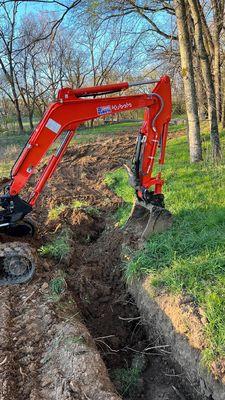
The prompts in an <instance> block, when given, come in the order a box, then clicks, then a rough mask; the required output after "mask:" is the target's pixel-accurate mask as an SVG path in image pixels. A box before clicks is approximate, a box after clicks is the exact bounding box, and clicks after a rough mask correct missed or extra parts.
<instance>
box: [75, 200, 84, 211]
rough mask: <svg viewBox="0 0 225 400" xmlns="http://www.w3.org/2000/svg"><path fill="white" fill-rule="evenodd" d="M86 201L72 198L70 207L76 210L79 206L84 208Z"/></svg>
mask: <svg viewBox="0 0 225 400" xmlns="http://www.w3.org/2000/svg"><path fill="white" fill-rule="evenodd" d="M87 206H88V203H87V202H86V201H80V200H73V201H72V207H73V208H74V209H75V210H76V209H77V210H78V209H79V208H84V207H87Z"/></svg>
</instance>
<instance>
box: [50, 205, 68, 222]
mask: <svg viewBox="0 0 225 400" xmlns="http://www.w3.org/2000/svg"><path fill="white" fill-rule="evenodd" d="M65 209H66V206H65V204H60V205H59V206H56V207H54V208H51V210H49V213H48V219H49V221H55V220H56V219H58V217H59V216H60V214H61V213H62V212H63V211H65Z"/></svg>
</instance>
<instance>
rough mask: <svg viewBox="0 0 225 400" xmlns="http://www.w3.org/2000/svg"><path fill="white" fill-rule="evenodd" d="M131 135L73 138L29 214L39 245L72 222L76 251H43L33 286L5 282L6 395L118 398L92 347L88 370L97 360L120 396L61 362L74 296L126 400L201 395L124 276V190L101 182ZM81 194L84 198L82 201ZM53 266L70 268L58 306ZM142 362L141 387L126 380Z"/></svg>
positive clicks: (1, 369)
mask: <svg viewBox="0 0 225 400" xmlns="http://www.w3.org/2000/svg"><path fill="white" fill-rule="evenodd" d="M135 136H136V135H135V134H133V133H132V134H127V133H126V134H125V133H124V134H123V133H121V134H120V135H116V136H113V137H112V138H109V139H103V140H101V141H99V142H98V143H94V144H88V145H86V144H85V145H73V147H72V148H71V149H70V150H69V151H68V152H67V154H66V155H65V157H64V159H63V161H62V162H61V165H60V166H59V168H58V171H57V172H56V174H55V175H54V179H52V180H51V181H50V182H49V183H48V185H47V187H46V189H45V191H44V193H43V195H42V197H41V199H40V200H39V203H38V205H37V207H36V209H35V212H34V213H33V217H34V220H35V222H36V224H37V226H38V233H37V238H35V239H32V240H30V242H31V244H32V245H34V246H35V247H40V246H41V245H43V244H46V242H49V241H50V240H51V239H52V238H54V237H55V235H56V234H57V233H60V232H66V231H67V232H68V234H69V237H70V239H69V242H70V246H71V251H70V255H69V256H68V257H65V258H62V259H61V260H60V261H59V262H57V263H56V262H55V261H54V260H51V259H47V260H46V259H44V258H41V261H40V264H39V266H38V268H37V274H36V278H35V279H34V281H33V282H32V283H30V284H29V285H25V286H23V287H17V288H5V289H1V290H0V296H1V301H0V304H1V313H0V319H1V327H0V329H1V345H0V346H1V347H0V349H1V358H0V383H1V386H2V392H0V393H1V395H0V399H2V400H8V399H12V400H13V399H21V400H22V399H33V400H36V399H39V398H41V399H42V398H43V399H46V400H47V399H51V398H55V399H83V398H84V399H85V396H91V397H86V398H87V399H89V398H90V399H96V400H100V399H101V398H102V399H103V398H104V399H108V398H112V399H117V398H119V397H117V396H116V395H115V391H114V389H113V387H112V386H110V385H111V384H110V382H109V381H108V380H107V379H108V378H107V373H106V371H104V365H102V364H101V359H99V357H98V356H97V355H96V357H94V356H92V364H91V361H90V359H87V360H84V362H86V363H87V364H90V366H91V369H93V368H94V365H95V367H96V368H99V374H100V375H101V374H103V375H104V376H106V378H104V379H105V380H106V381H107V382H104V383H103V386H104V387H105V388H106V390H111V391H112V393H114V394H113V396H116V397H106V396H105V397H104V396H103V397H100V396H98V395H96V396H97V397H94V395H93V394H90V392H89V395H88V394H86V395H85V396H84V397H82V396H83V394H82V395H81V392H82V391H81V392H79V391H78V389H77V388H78V387H80V385H81V382H83V385H84V379H83V375H82V373H83V374H85V373H84V371H83V372H82V373H80V376H79V378H77V379H78V380H77V381H76V382H75V383H74V379H75V378H74V377H71V373H72V372H71V371H72V369H73V368H72V367H71V370H69V369H68V368H69V367H68V368H66V366H65V364H67V362H68V363H70V364H71V365H73V357H76V351H72V353H71V352H68V349H67V352H66V353H65V349H63V348H60V346H59V343H60V340H61V339H60V337H61V336H60V335H61V334H63V332H64V331H65V329H66V328H65V327H67V325H66V324H68V321H70V317H71V306H70V307H69V310H67V306H65V304H67V299H68V303H69V299H70V301H71V302H72V303H74V306H72V308H73V307H74V309H73V311H72V314H73V315H74V314H77V313H80V318H81V320H82V322H83V323H84V324H85V325H86V327H87V328H88V330H89V332H90V333H91V336H92V337H93V339H94V343H95V345H96V346H97V348H98V350H99V352H100V354H101V356H102V358H103V360H104V362H105V365H106V367H107V369H108V372H109V375H110V377H111V379H112V381H113V383H114V385H115V386H116V388H117V391H118V393H120V395H121V396H122V398H123V399H126V400H128V399H129V400H131V399H137V400H138V399H146V400H180V399H182V400H184V399H185V400H192V399H203V397H201V396H199V395H198V394H197V392H196V391H194V389H193V388H192V387H191V385H190V382H188V381H187V380H186V379H185V378H184V374H183V371H182V370H181V369H180V368H179V366H178V365H176V364H175V363H174V362H173V361H172V358H171V354H170V350H169V348H167V347H166V346H163V344H162V342H161V340H160V337H159V338H157V339H156V340H155V341H154V342H149V339H148V337H147V334H146V331H145V326H144V322H143V321H142V320H141V318H140V315H139V312H138V309H137V307H136V305H135V303H134V300H133V298H132V297H131V296H130V295H129V294H128V292H127V289H126V285H125V282H124V279H123V272H122V268H121V251H122V241H123V234H122V232H121V231H120V230H119V228H117V227H116V226H115V221H114V220H113V217H112V215H113V212H114V211H115V210H116V209H117V207H118V205H119V204H121V199H119V198H118V197H117V196H116V195H115V194H114V193H112V191H111V190H110V189H109V188H108V187H107V186H106V185H105V184H104V176H105V174H106V173H107V172H108V171H111V170H113V169H115V168H118V167H119V166H121V165H123V164H124V163H126V162H127V161H128V160H129V159H131V157H132V155H133V151H134V145H135ZM75 201H76V202H77V201H79V202H81V203H83V204H84V203H85V204H86V206H85V207H81V208H76V207H74V204H76V203H74V202H75ZM60 204H64V205H65V206H66V207H65V210H64V211H62V212H61V214H60V215H59V216H58V218H57V219H56V220H54V221H49V218H48V212H49V209H52V208H55V207H56V206H59V205H60ZM87 204H88V206H87ZM57 269H60V270H63V271H65V273H66V283H67V287H66V288H65V293H64V299H63V301H64V303H63V304H64V306H63V307H61V308H60V307H58V305H57V306H56V305H55V304H54V302H52V301H50V300H49V298H48V296H46V293H45V291H48V284H49V282H50V280H51V279H52V278H53V277H54V276H55V274H56V271H57ZM75 304H76V306H75ZM76 307H77V308H76ZM62 308H63V317H62V316H61V309H62ZM78 310H79V311H78ZM70 329H72V330H73V324H72V323H71V324H70V325H69V326H68V329H67V331H70ZM86 334H87V335H88V333H86ZM73 335H75V336H77V335H78V336H79V333H75V334H74V333H73ZM54 346H55V347H56V348H58V351H56V350H55V347H54ZM91 347H92V348H93V345H91ZM75 350H76V349H75ZM94 351H95V350H94ZM66 355H67V357H69V360H70V361H68V358H67V357H66ZM43 359H44V360H46V359H47V360H48V359H50V362H49V364H46V365H44V366H43ZM55 359H57V361H56V362H54V360H55ZM59 360H61V363H60V362H59ZM66 360H67V361H66ZM93 360H94V361H93ZM137 363H138V366H139V370H140V373H139V374H138V376H137V377H136V378H135V377H134V378H133V379H132V380H133V381H134V380H136V382H135V383H136V384H135V387H133V386H132V383H129V381H128V383H127V382H126V384H125V386H124V384H123V381H124V378H123V376H124V371H127V370H130V371H133V370H135V367H136V366H137ZM59 364H60V365H59ZM55 365H57V367H56V366H55ZM84 370H85V368H84ZM68 371H69V372H68ZM102 371H103V372H102ZM78 375H79V374H78ZM76 376H77V375H76ZM85 376H86V375H85ZM132 380H131V382H132ZM91 381H92V380H91V379H90V382H91ZM43 382H44V383H43ZM59 382H60V383H59ZM63 382H64V383H63ZM68 382H72V383H70V384H69V383H68ZM93 382H94V381H93ZM53 383H54V384H53ZM85 384H87V385H88V383H87V382H86V383H85ZM4 385H5V386H4ZM57 385H58V386H57ZM68 385H69V386H68ZM93 385H94V383H93ZM129 386H130V388H129ZM71 387H72V388H71ZM74 387H76V390H75V389H74V391H73V388H74ZM15 388H17V390H16V391H15ZM57 388H58V389H57ZM129 389H130V390H129ZM57 390H58V391H57ZM79 393H80V394H79ZM82 393H83V392H82ZM56 394H57V396H58V397H57V396H56ZM38 396H39V397H38ZM54 396H55V397H54Z"/></svg>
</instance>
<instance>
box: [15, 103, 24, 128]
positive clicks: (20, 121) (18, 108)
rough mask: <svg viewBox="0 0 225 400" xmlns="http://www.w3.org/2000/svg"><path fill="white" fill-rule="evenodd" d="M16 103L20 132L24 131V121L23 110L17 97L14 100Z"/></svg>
mask: <svg viewBox="0 0 225 400" xmlns="http://www.w3.org/2000/svg"><path fill="white" fill-rule="evenodd" d="M14 105H15V109H16V116H17V122H18V125H19V131H20V133H24V128H23V121H22V116H21V111H20V107H19V102H18V99H17V98H16V99H15V100H14Z"/></svg>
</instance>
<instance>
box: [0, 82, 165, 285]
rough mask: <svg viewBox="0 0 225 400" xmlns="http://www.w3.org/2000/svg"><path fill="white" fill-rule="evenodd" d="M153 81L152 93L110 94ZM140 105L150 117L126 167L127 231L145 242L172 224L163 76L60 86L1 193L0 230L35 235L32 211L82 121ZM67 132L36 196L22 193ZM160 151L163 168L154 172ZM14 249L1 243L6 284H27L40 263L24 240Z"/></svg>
mask: <svg viewBox="0 0 225 400" xmlns="http://www.w3.org/2000/svg"><path fill="white" fill-rule="evenodd" d="M153 83H154V84H156V85H155V87H154V89H153V90H152V91H151V92H150V93H148V94H145V93H144V94H134V95H127V96H115V97H108V96H105V95H109V94H112V93H114V92H120V91H122V90H126V89H128V88H130V87H132V86H139V85H143V84H153ZM92 96H93V97H92ZM98 96H101V97H100V98H98ZM140 108H144V109H145V113H144V121H143V124H142V127H141V129H140V132H139V133H138V137H137V144H136V149H135V153H134V157H133V160H132V165H131V166H130V167H128V166H126V169H127V171H128V174H129V177H130V183H131V185H132V186H133V188H134V190H135V194H136V201H135V204H134V207H133V211H132V214H131V216H130V218H129V220H128V222H127V224H126V226H125V229H124V233H125V236H126V237H128V236H132V237H134V240H135V241H136V242H138V243H141V242H143V240H146V239H147V238H148V237H149V236H150V235H151V234H153V233H155V232H159V231H162V230H165V229H166V228H168V227H169V226H170V225H171V223H172V215H171V214H170V213H169V211H166V210H165V208H164V196H163V194H162V186H163V184H164V180H163V179H162V176H161V167H162V165H163V164H164V160H165V149H166V140H167V134H168V124H169V122H170V118H171V108H172V105H171V87H170V79H169V77H168V76H163V77H161V78H160V79H159V80H158V81H147V82H137V83H132V84H129V83H128V82H122V83H116V84H110V85H102V86H96V87H88V88H78V89H75V90H73V89H70V88H63V89H60V90H59V92H58V97H57V100H56V101H55V102H53V103H52V104H50V106H49V107H48V109H47V111H46V112H45V114H44V116H43V118H42V120H41V121H40V123H39V124H38V125H37V127H36V129H35V130H34V132H33V133H32V134H31V136H30V138H29V140H28V142H27V143H26V145H25V147H24V149H23V151H22V153H21V154H20V156H19V158H18V160H17V161H16V163H15V165H14V166H13V168H12V171H11V177H10V178H11V180H10V182H9V183H8V184H7V185H5V187H4V191H3V193H2V195H0V232H3V233H5V234H6V235H8V236H13V237H21V236H24V235H32V234H33V233H34V227H33V224H32V223H31V222H30V221H29V219H27V215H28V214H29V213H30V212H31V211H32V209H33V207H34V206H35V203H36V201H37V199H38V197H39V196H40V194H41V192H42V190H43V188H44V186H45V184H46V182H47V181H48V180H49V179H50V178H51V177H52V175H53V173H54V171H55V170H56V168H57V166H58V164H59V162H60V161H61V159H62V157H63V155H64V153H65V151H66V149H67V147H68V145H69V143H70V141H71V140H72V138H73V136H74V134H75V131H76V129H77V128H78V126H79V125H80V124H82V123H84V122H86V121H89V120H93V119H95V118H100V117H101V118H102V117H107V116H108V115H113V114H116V113H121V112H124V111H128V110H129V111H131V110H135V109H140ZM62 134H64V137H63V140H62V141H61V144H60V146H59V148H58V149H57V150H56V152H55V153H54V154H53V155H52V156H51V158H50V160H49V162H48V164H47V165H46V166H45V167H44V169H43V171H42V173H41V175H40V176H39V178H38V181H37V182H36V184H35V186H34V189H33V192H32V194H31V196H30V198H29V199H28V201H25V200H24V199H23V198H22V197H21V196H20V194H21V192H22V190H23V189H24V188H25V186H26V184H27V182H28V181H29V180H30V178H31V176H32V175H33V174H34V173H35V170H36V168H37V167H38V165H40V162H41V161H42V160H43V157H44V156H45V155H46V153H47V151H48V150H49V148H50V147H51V146H52V144H53V143H54V142H55V141H56V140H57V139H58V138H59V137H61V135H62ZM158 153H159V158H158V166H159V172H157V174H153V167H154V164H155V158H156V155H157V154H158ZM14 247H15V249H16V250H15V251H13V245H10V246H9V248H10V251H9V250H7V249H8V247H7V244H3V245H1V247H0V285H1V284H14V283H23V282H27V280H29V279H30V278H31V276H32V274H33V271H34V261H32V262H31V264H30V260H34V257H33V256H32V254H31V253H32V251H28V249H27V246H26V248H23V246H22V245H21V246H19V245H18V243H17V245H16V246H14ZM5 249H6V250H5ZM6 254H8V256H7V257H6ZM23 254H24V255H23ZM9 260H11V261H9ZM1 265H2V268H1ZM19 265H22V267H21V268H20V267H19ZM2 271H3V272H2ZM2 274H3V275H2ZM1 275H2V276H1Z"/></svg>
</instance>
